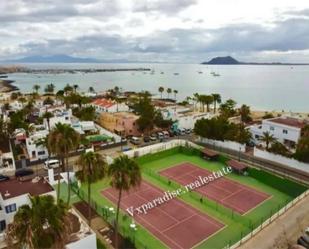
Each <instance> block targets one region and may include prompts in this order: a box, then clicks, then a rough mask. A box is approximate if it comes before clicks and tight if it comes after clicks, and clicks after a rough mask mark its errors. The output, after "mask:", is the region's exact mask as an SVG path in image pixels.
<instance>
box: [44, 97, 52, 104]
mask: <svg viewBox="0 0 309 249" xmlns="http://www.w3.org/2000/svg"><path fill="white" fill-rule="evenodd" d="M53 104H54V100H53V99H52V98H50V97H47V98H46V99H44V101H43V105H53Z"/></svg>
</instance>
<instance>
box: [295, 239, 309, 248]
mask: <svg viewBox="0 0 309 249" xmlns="http://www.w3.org/2000/svg"><path fill="white" fill-rule="evenodd" d="M297 244H298V245H301V246H303V247H305V248H308V247H309V244H308V243H307V242H306V241H305V240H304V239H303V236H301V237H299V238H298V240H297Z"/></svg>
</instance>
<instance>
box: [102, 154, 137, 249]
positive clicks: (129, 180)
mask: <svg viewBox="0 0 309 249" xmlns="http://www.w3.org/2000/svg"><path fill="white" fill-rule="evenodd" d="M108 175H109V176H110V177H111V186H112V187H114V188H115V189H116V190H118V191H119V194H118V202H117V212H116V222H115V234H116V240H115V247H116V248H118V218H119V208H120V202H121V196H122V191H123V190H125V191H129V190H130V188H132V187H137V186H139V185H140V183H141V179H142V177H141V170H140V167H139V165H138V164H137V163H136V161H134V160H132V159H130V158H129V157H128V156H126V155H123V156H120V157H118V158H116V159H115V160H114V162H113V163H112V164H111V165H110V166H109V167H108Z"/></svg>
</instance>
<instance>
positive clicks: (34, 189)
mask: <svg viewBox="0 0 309 249" xmlns="http://www.w3.org/2000/svg"><path fill="white" fill-rule="evenodd" d="M39 195H52V196H54V197H56V191H55V190H54V189H53V187H52V186H51V185H50V184H49V182H48V181H47V180H46V179H43V178H34V179H32V180H30V181H23V182H21V181H18V180H17V179H10V180H7V181H2V182H0V205H1V210H0V247H1V248H3V247H5V246H6V244H5V234H4V233H5V229H6V227H7V225H8V224H10V223H11V222H12V221H13V219H14V215H15V214H16V212H17V210H18V208H19V207H20V206H22V205H26V204H28V205H30V204H31V201H30V197H32V196H39ZM69 212H71V213H72V214H73V215H74V216H76V217H77V219H78V221H79V223H80V227H79V229H78V231H74V232H73V233H72V234H71V235H70V237H69V241H68V242H67V244H66V248H69V249H82V248H89V249H96V248H97V246H96V234H95V233H94V232H93V231H92V230H91V229H90V228H89V226H88V225H87V223H86V222H85V221H83V220H82V218H81V217H80V216H79V214H78V213H77V212H76V211H75V210H74V209H70V210H69Z"/></svg>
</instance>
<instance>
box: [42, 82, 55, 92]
mask: <svg viewBox="0 0 309 249" xmlns="http://www.w3.org/2000/svg"><path fill="white" fill-rule="evenodd" d="M44 91H45V93H47V94H53V93H54V91H55V85H54V84H52V83H51V84H48V85H47V86H46V87H45V89H44Z"/></svg>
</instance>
